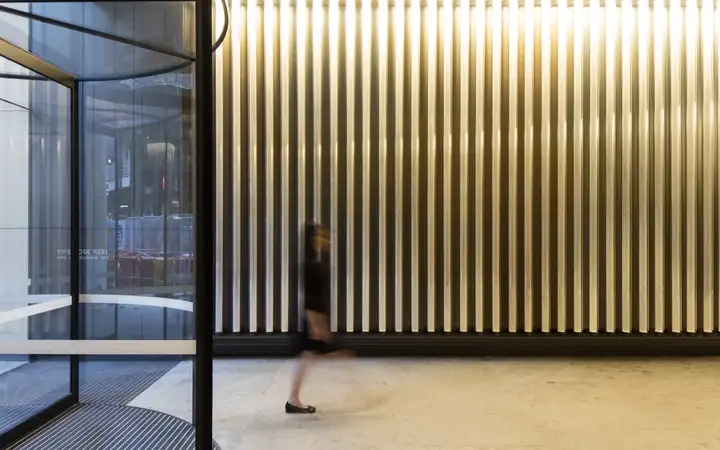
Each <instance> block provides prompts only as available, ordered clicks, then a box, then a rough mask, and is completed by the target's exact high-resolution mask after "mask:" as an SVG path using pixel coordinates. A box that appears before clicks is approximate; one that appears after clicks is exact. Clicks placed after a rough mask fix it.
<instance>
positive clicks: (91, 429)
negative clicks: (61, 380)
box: [8, 404, 220, 450]
mask: <svg viewBox="0 0 720 450" xmlns="http://www.w3.org/2000/svg"><path fill="white" fill-rule="evenodd" d="M194 435H195V428H194V427H193V426H192V425H191V424H189V423H188V422H186V421H184V420H182V419H179V418H177V417H175V416H170V415H168V414H165V413H161V412H158V411H152V410H149V409H144V408H135V407H132V406H123V405H88V404H81V405H78V406H75V407H73V408H72V409H70V410H69V411H67V412H66V413H64V414H63V415H62V416H60V417H58V418H57V419H55V420H53V421H52V422H50V423H49V424H47V425H45V426H44V427H42V428H41V429H39V430H37V431H36V432H35V433H32V434H31V435H29V436H27V437H26V438H24V439H23V440H22V441H20V442H18V443H16V444H14V445H12V446H11V447H10V448H9V449H8V450H58V449H63V450H194V449H195V439H194ZM213 449H214V450H219V449H220V447H218V446H217V444H214V445H213Z"/></svg>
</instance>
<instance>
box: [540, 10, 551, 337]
mask: <svg viewBox="0 0 720 450" xmlns="http://www.w3.org/2000/svg"><path fill="white" fill-rule="evenodd" d="M540 8H541V9H540V14H541V16H540V17H541V23H542V25H541V29H540V33H541V37H540V46H541V48H540V72H541V77H542V85H543V88H542V89H541V98H540V114H541V118H540V161H541V163H540V179H541V186H542V188H541V193H540V194H541V198H540V206H541V208H540V210H541V221H540V222H541V224H540V226H541V241H540V243H541V252H540V255H541V261H542V263H541V276H540V281H541V289H540V294H541V301H542V304H541V306H542V307H541V311H540V312H541V317H542V324H541V329H542V330H543V331H545V332H547V331H548V330H549V327H550V272H551V271H553V269H552V268H551V263H550V188H551V186H550V89H546V88H545V87H546V86H551V85H552V79H551V78H552V75H551V66H550V63H551V60H550V59H551V51H552V49H551V46H552V41H551V31H552V30H551V27H552V26H553V24H552V19H551V16H550V14H551V11H552V4H551V2H550V0H542V3H541V6H540ZM553 266H554V264H553Z"/></svg>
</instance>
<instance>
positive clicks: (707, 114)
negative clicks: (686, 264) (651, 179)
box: [701, 0, 717, 333]
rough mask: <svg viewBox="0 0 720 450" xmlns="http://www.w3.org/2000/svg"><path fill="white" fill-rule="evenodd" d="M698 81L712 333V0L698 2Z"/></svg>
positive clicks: (706, 291) (707, 312)
mask: <svg viewBox="0 0 720 450" xmlns="http://www.w3.org/2000/svg"><path fill="white" fill-rule="evenodd" d="M701 17H702V52H703V53H702V63H703V69H702V79H703V98H702V102H703V116H702V123H703V127H702V130H703V137H702V147H703V150H702V155H703V157H702V171H701V173H702V179H703V197H702V198H703V213H702V218H703V247H702V251H703V264H702V267H703V288H702V290H703V295H702V297H703V325H702V329H703V331H704V332H706V333H710V332H712V331H714V330H715V318H714V309H715V308H714V307H715V305H714V298H715V286H714V277H715V273H714V272H715V259H714V251H715V245H714V239H715V232H714V225H715V220H714V219H715V217H714V190H715V186H714V178H715V165H716V164H717V162H716V161H717V151H716V147H715V146H716V145H717V144H716V143H715V142H716V141H715V133H716V131H717V127H709V126H705V125H704V124H707V123H715V105H716V102H715V101H714V100H715V96H714V95H712V93H713V92H714V88H715V86H714V83H713V81H714V80H713V76H714V74H713V66H714V61H713V60H714V53H715V51H714V50H715V41H714V31H715V26H714V25H715V23H714V19H715V15H714V11H713V2H712V0H703V3H702V12H701Z"/></svg>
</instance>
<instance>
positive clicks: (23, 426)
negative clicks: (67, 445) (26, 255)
mask: <svg viewBox="0 0 720 450" xmlns="http://www.w3.org/2000/svg"><path fill="white" fill-rule="evenodd" d="M0 56H2V57H4V58H6V59H8V60H10V61H12V62H13V63H15V64H17V65H19V66H22V67H24V68H26V69H28V70H30V71H32V72H34V73H37V74H39V75H40V76H41V78H35V79H36V80H37V79H41V80H48V81H52V82H55V83H58V84H60V85H62V86H65V87H66V88H68V89H69V91H70V120H71V123H70V159H71V163H70V183H71V187H70V253H71V257H70V295H71V298H72V302H71V306H70V310H71V317H70V339H73V340H75V339H78V337H79V329H80V322H79V314H78V313H79V309H80V283H79V275H80V200H79V195H80V189H79V181H80V178H79V167H78V166H79V141H78V139H79V132H78V129H79V121H78V111H79V104H78V81H77V79H76V78H75V77H74V76H73V75H72V74H70V73H67V72H65V71H63V70H62V69H59V68H58V67H56V66H53V65H52V64H50V63H48V62H47V61H45V60H43V59H41V58H38V57H37V56H35V55H33V54H32V53H30V52H27V51H25V50H23V49H22V48H20V47H17V46H16V45H14V44H12V43H10V42H8V41H6V40H4V39H2V38H0ZM0 78H2V77H0ZM79 367H80V363H79V360H78V357H77V356H76V355H72V356H70V392H69V394H68V395H67V396H65V397H63V398H61V399H59V400H58V401H56V402H55V403H53V404H52V405H50V406H48V407H47V408H45V409H43V410H42V411H40V412H38V413H37V414H35V415H33V416H31V417H29V418H27V419H26V420H24V421H23V422H21V423H19V424H17V425H16V426H15V427H14V428H13V429H11V430H9V431H7V432H5V433H2V434H0V448H6V447H8V446H9V445H10V444H11V443H12V442H14V441H16V440H18V439H19V438H21V437H22V436H25V435H26V434H28V433H29V432H31V431H32V430H34V429H35V428H37V427H39V426H41V425H43V424H45V423H47V422H48V421H50V420H52V419H53V418H55V417H57V416H58V415H60V414H62V413H63V412H64V411H66V410H67V409H68V408H70V407H72V406H73V405H75V404H77V403H78V400H79Z"/></svg>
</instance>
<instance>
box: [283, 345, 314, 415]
mask: <svg viewBox="0 0 720 450" xmlns="http://www.w3.org/2000/svg"><path fill="white" fill-rule="evenodd" d="M313 356H314V355H313V353H312V352H308V351H303V352H301V353H300V356H299V357H298V359H297V361H296V363H295V369H294V371H293V375H292V384H291V385H290V397H289V398H288V403H289V404H291V405H292V406H297V407H299V408H305V405H304V404H303V403H302V402H301V401H300V390H301V389H302V385H303V381H304V380H305V374H306V373H307V371H308V368H309V366H310V363H311V362H312V359H313Z"/></svg>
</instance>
